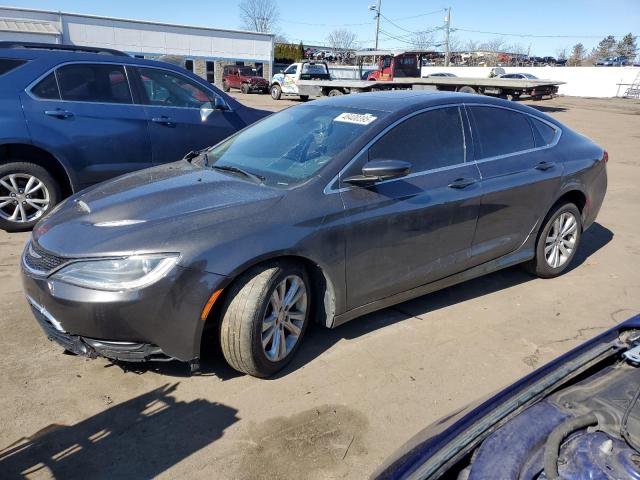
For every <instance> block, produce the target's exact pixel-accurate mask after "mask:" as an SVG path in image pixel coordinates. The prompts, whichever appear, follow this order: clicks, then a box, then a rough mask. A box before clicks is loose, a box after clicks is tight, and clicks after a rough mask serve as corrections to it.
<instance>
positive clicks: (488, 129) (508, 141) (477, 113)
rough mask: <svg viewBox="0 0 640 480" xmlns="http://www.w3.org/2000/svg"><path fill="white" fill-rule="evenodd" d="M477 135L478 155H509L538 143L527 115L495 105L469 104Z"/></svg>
mask: <svg viewBox="0 0 640 480" xmlns="http://www.w3.org/2000/svg"><path fill="white" fill-rule="evenodd" d="M469 110H470V111H471V115H472V117H473V119H474V123H475V129H476V133H477V137H478V142H477V144H476V147H477V149H476V157H477V159H478V160H480V159H483V158H491V157H497V156H500V155H509V154H513V153H517V152H521V151H524V150H529V149H532V148H534V147H535V143H534V140H533V131H532V129H531V125H530V123H529V120H528V118H527V116H526V115H524V114H522V113H518V112H515V111H513V110H507V109H505V108H496V107H476V106H471V107H469Z"/></svg>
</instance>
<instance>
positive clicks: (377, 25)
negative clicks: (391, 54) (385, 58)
mask: <svg viewBox="0 0 640 480" xmlns="http://www.w3.org/2000/svg"><path fill="white" fill-rule="evenodd" d="M381 3H382V0H378V4H377V5H371V6H370V7H369V10H372V11H374V12H376V50H378V35H379V33H380V4H381Z"/></svg>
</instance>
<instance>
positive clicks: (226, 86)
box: [222, 80, 231, 92]
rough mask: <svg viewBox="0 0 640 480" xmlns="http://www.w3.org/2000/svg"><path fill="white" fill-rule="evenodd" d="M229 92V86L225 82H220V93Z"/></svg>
mask: <svg viewBox="0 0 640 480" xmlns="http://www.w3.org/2000/svg"><path fill="white" fill-rule="evenodd" d="M229 90H231V87H229V85H228V84H227V82H226V81H225V80H223V81H222V91H224V92H228V91H229Z"/></svg>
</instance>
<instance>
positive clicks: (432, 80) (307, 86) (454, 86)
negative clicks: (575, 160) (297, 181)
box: [296, 77, 565, 100]
mask: <svg viewBox="0 0 640 480" xmlns="http://www.w3.org/2000/svg"><path fill="white" fill-rule="evenodd" d="M563 83H565V82H560V81H556V80H531V79H511V78H500V77H496V78H473V77H426V78H394V79H393V80H373V81H372V80H298V81H297V82H296V84H297V87H298V91H299V94H300V95H304V96H307V95H308V96H318V95H326V96H335V95H345V94H349V93H362V92H371V91H378V90H403V89H404V90H406V89H420V88H421V87H424V86H432V87H435V88H436V89H437V90H443V91H450V92H462V93H478V94H483V95H491V96H496V97H502V98H508V99H510V100H518V99H519V98H521V97H528V98H534V99H542V98H544V97H548V98H551V97H553V96H554V95H555V94H556V93H557V92H558V86H559V85H562V84H563Z"/></svg>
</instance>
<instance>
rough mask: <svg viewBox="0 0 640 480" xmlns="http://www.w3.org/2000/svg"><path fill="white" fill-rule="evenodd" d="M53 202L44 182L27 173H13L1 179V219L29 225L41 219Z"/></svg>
mask: <svg viewBox="0 0 640 480" xmlns="http://www.w3.org/2000/svg"><path fill="white" fill-rule="evenodd" d="M50 202H51V199H50V194H49V190H48V189H47V187H46V185H45V184H44V182H42V181H41V180H40V179H38V178H37V177H35V176H33V175H29V174H26V173H11V174H8V175H5V176H4V177H2V178H0V218H2V219H4V220H8V221H10V222H16V223H28V222H32V221H34V220H36V219H38V218H40V217H41V216H42V215H43V214H44V213H45V212H46V211H47V209H48V208H49V204H50Z"/></svg>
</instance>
